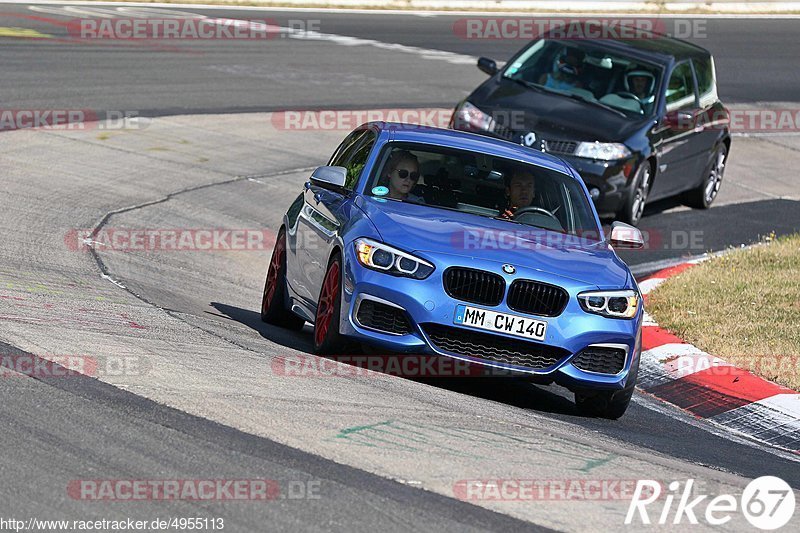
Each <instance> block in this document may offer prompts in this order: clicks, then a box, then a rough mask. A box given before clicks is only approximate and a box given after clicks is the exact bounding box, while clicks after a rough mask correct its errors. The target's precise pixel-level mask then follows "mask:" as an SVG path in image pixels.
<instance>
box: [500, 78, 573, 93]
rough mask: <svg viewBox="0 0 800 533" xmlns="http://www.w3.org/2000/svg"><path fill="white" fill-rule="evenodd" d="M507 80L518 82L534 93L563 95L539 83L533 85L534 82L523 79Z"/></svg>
mask: <svg viewBox="0 0 800 533" xmlns="http://www.w3.org/2000/svg"><path fill="white" fill-rule="evenodd" d="M505 79H507V80H511V81H514V82H517V83H519V84H520V85H522V86H523V87H527V88H529V89H533V90H534V91H538V92H540V93H551V94H561V93H559V92H557V91H553V90H552V89H548V88H547V87H545V86H544V85H539V84H538V83H533V82H532V81H528V80H523V79H522V78H512V77H511V76H505Z"/></svg>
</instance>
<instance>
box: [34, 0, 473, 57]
mask: <svg viewBox="0 0 800 533" xmlns="http://www.w3.org/2000/svg"><path fill="white" fill-rule="evenodd" d="M28 9H30V10H31V11H37V12H41V13H49V14H54V15H61V16H71V15H84V16H90V17H103V18H114V17H115V16H119V15H121V14H122V15H128V16H135V15H138V14H144V15H145V16H147V17H149V16H153V17H158V16H163V17H170V18H187V19H188V18H197V19H205V20H207V21H209V22H212V23H214V24H219V25H241V24H245V25H246V24H252V25H253V26H263V24H262V23H259V22H250V21H248V20H245V19H231V18H208V17H206V16H205V15H200V14H198V13H191V12H189V11H187V12H183V11H174V10H172V11H170V10H164V11H163V12H162V11H161V10H158V9H152V8H146V9H138V8H132V7H130V6H119V7H117V8H116V10H108V9H102V8H99V9H98V8H96V7H94V6H92V7H86V8H78V7H75V6H61V7H52V8H51V7H40V6H28ZM269 27H273V28H275V29H276V30H277V31H279V32H281V33H283V34H286V35H287V36H288V37H289V38H291V39H299V40H307V41H327V42H331V43H333V44H337V45H340V46H371V47H373V48H378V49H380V50H388V51H391V52H401V53H404V54H413V55H416V56H418V57H421V58H422V59H430V60H437V61H446V62H448V63H451V64H454V65H474V64H475V63H476V62H477V60H478V58H477V57H475V56H469V55H464V54H458V53H455V52H448V51H445V50H434V49H430V48H420V47H417V46H409V45H405V44H398V43H387V42H383V41H376V40H374V39H363V38H361V37H353V36H349V35H339V34H335V33H323V32H318V31H311V30H303V29H298V28H286V27H283V26H269Z"/></svg>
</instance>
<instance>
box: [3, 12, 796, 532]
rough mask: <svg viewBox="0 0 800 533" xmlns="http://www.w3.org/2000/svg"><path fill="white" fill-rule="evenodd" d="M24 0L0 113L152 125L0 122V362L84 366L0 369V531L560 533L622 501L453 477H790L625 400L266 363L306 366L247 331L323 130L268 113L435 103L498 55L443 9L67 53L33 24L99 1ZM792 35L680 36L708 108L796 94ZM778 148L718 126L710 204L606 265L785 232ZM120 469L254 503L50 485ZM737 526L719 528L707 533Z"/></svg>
mask: <svg viewBox="0 0 800 533" xmlns="http://www.w3.org/2000/svg"><path fill="white" fill-rule="evenodd" d="M36 7H37V8H39V9H38V10H32V9H29V6H27V5H21V4H0V13H2V14H1V15H0V69H1V70H0V71H2V72H3V75H2V76H0V94H2V98H3V103H2V106H0V107H2V108H11V109H89V110H94V111H95V112H97V114H98V115H99V116H102V115H104V113H106V112H110V111H119V110H125V111H136V112H137V113H138V114H139V115H140V116H146V117H154V118H152V119H149V120H142V121H140V122H139V123H138V124H139V125H138V126H136V127H131V128H128V129H122V130H103V129H101V128H99V127H88V128H82V129H75V130H63V131H57V130H38V131H37V130H19V131H5V132H2V133H0V168H2V174H0V180H2V187H0V205H2V207H3V209H2V210H0V238H1V239H2V242H3V246H2V247H0V342H2V344H0V353H2V354H3V355H9V354H10V355H13V356H15V357H30V358H35V357H40V358H42V359H44V360H52V361H56V363H54V364H56V366H52V365H51V367H52V369H54V370H58V369H60V368H63V365H66V364H67V363H66V362H65V361H69V360H70V357H73V358H74V357H78V358H80V357H88V358H91V359H92V360H97V361H100V363H99V367H98V368H99V370H98V371H97V372H95V373H94V374H93V375H94V376H96V377H97V378H98V379H94V377H82V376H67V377H60V376H58V375H47V376H37V377H36V379H30V378H26V377H22V376H19V375H16V374H14V373H13V372H5V373H4V374H3V376H2V379H0V396H1V397H0V420H2V424H3V430H2V432H0V446H2V449H3V450H4V453H3V456H2V459H0V479H2V483H0V517H5V518H8V517H14V518H17V519H24V520H27V519H28V518H30V517H37V518H42V519H47V518H50V519H67V518H68V519H75V520H80V519H102V518H107V519H111V518H122V517H126V518H127V517H131V518H139V519H143V520H145V519H146V520H152V519H154V518H165V519H166V518H170V517H189V516H199V517H208V518H224V520H225V529H226V530H233V531H257V530H273V529H275V530H286V529H303V530H330V529H333V530H337V531H344V530H359V531H361V530H363V531H374V530H377V529H385V530H403V531H407V530H410V529H437V530H438V529H441V530H448V531H456V530H459V531H461V530H473V529H474V530H487V529H489V530H509V529H512V528H513V529H526V528H529V529H535V528H540V527H541V528H552V529H557V530H570V531H577V530H582V529H585V528H586V527H587V526H586V525H587V524H592V527H593V528H596V529H612V528H613V529H619V528H621V527H623V519H624V517H625V512H626V510H627V504H628V501H629V500H626V499H624V498H617V499H615V498H613V497H611V498H609V499H605V500H600V501H580V502H574V501H573V502H565V501H544V500H541V501H540V500H532V501H531V500H527V501H525V500H522V501H501V500H497V499H492V498H476V499H472V500H469V501H465V500H467V498H464V497H463V494H462V493H461V492H460V491H459V487H461V486H462V484H463V482H464V481H465V480H475V479H484V480H485V479H533V478H536V479H549V480H571V479H584V480H617V481H619V480H632V479H640V478H651V479H656V480H686V479H689V478H691V479H695V480H697V482H698V484H699V485H700V486H701V487H703V489H704V490H705V491H706V492H707V493H708V494H712V495H715V494H725V493H731V494H736V493H737V491H738V492H741V489H742V488H743V487H744V486H745V485H746V484H747V481H748V480H749V479H751V478H754V477H758V476H761V475H769V474H772V475H777V476H780V477H782V478H783V479H785V480H786V481H787V482H788V483H789V484H790V485H791V486H792V487H793V488H795V489H800V466H799V462H798V458H797V457H796V455H792V454H790V453H787V452H784V451H781V450H778V449H767V448H765V447H763V446H761V445H758V444H755V443H753V442H750V441H747V440H745V439H743V438H740V437H737V436H735V435H731V434H728V433H724V432H722V431H721V430H718V429H716V428H714V427H712V426H710V425H708V424H706V423H703V422H701V421H698V420H696V419H694V418H693V417H691V416H688V415H686V414H685V413H683V412H681V411H679V410H677V409H674V408H672V407H670V406H668V405H665V404H663V403H661V402H659V401H657V400H656V399H654V398H650V397H647V396H646V395H643V394H639V395H637V396H636V397H635V403H634V404H633V405H632V406H631V408H630V409H629V410H628V412H627V414H626V415H625V416H624V417H623V418H621V419H620V420H618V421H607V420H593V419H587V418H582V417H580V416H579V415H578V414H577V412H576V410H575V408H574V405H573V403H572V397H571V395H570V394H569V393H568V392H567V391H566V390H563V389H560V388H558V387H536V386H533V385H530V384H528V383H522V382H508V380H502V379H497V380H488V381H487V380H480V381H479V380H475V379H459V380H456V379H451V380H447V379H438V380H429V381H425V380H410V379H403V378H398V377H393V376H389V375H386V374H380V373H369V374H364V373H360V374H359V373H353V374H352V375H348V374H347V373H346V372H345V371H343V370H341V369H340V371H339V374H338V375H335V376H320V375H314V376H308V375H294V374H292V372H291V368H292V366H291V365H292V361H296V360H297V359H298V358H303V357H305V358H308V360H315V358H313V356H310V355H309V353H310V345H311V333H310V332H311V330H310V327H309V326H308V325H306V328H305V330H304V331H302V332H299V333H293V332H288V331H284V330H280V329H276V328H274V327H271V326H267V325H265V324H262V323H261V322H260V320H259V317H258V305H259V303H260V293H261V289H262V284H263V278H264V273H265V270H266V265H267V261H268V259H269V254H270V251H271V244H272V241H271V240H270V239H273V238H274V236H273V234H272V233H271V231H270V230H274V229H275V228H277V225H278V223H279V221H280V218H281V216H282V214H283V212H284V211H285V209H286V207H287V206H288V204H289V202H290V201H291V200H292V199H293V198H294V197H295V196H296V194H297V193H298V191H299V190H300V187H301V184H302V183H303V182H304V181H305V179H307V176H308V173H309V170H310V169H311V168H313V167H315V166H317V165H320V164H323V163H324V162H325V161H326V160H327V158H328V156H329V155H330V152H331V151H332V150H333V149H334V148H335V146H336V145H337V144H338V142H339V140H340V139H341V137H342V136H343V135H344V134H345V132H344V131H337V130H333V131H315V130H298V131H287V130H286V129H282V128H281V127H278V126H277V125H276V124H278V123H277V122H275V120H274V119H273V117H274V115H271V114H269V112H273V111H281V110H285V109H376V108H395V107H402V108H430V107H436V108H449V107H452V105H454V103H455V102H456V101H458V100H459V99H461V98H463V97H464V96H465V95H466V94H467V93H468V92H469V91H470V90H471V89H472V88H473V87H474V86H475V85H476V84H477V83H479V82H480V80H481V79H482V74H481V73H480V72H479V71H477V69H475V68H474V66H472V62H474V57H475V56H478V55H488V56H492V57H495V58H496V59H498V60H504V59H506V58H507V57H508V56H509V55H510V54H511V53H512V52H513V51H514V50H515V49H517V48H518V47H519V46H521V42H517V41H511V42H509V41H486V42H480V41H471V40H465V39H461V38H459V37H457V36H454V35H453V32H452V25H453V21H454V19H457V18H458V17H459V16H457V15H454V16H426V17H422V16H416V15H396V16H395V15H391V16H390V15H381V14H364V15H360V14H359V15H356V14H342V13H338V14H336V13H331V14H318V13H311V14H309V13H307V12H281V11H263V12H262V11H257V10H246V11H241V10H202V9H191V10H185V11H189V12H191V13H198V14H203V15H208V16H213V17H220V18H222V17H229V18H237V19H241V18H251V19H272V20H275V21H277V22H278V24H280V25H290V24H292V23H291V21H295V22H296V21H297V20H304V21H305V22H306V23H311V22H313V24H311V25H315V28H316V31H318V32H321V33H324V34H326V35H327V36H328V37H324V38H319V37H315V38H310V37H309V35H308V34H307V33H303V32H301V31H290V32H288V33H282V34H281V35H286V37H277V38H275V39H272V40H268V41H264V42H254V41H213V42H209V41H206V42H203V41H197V42H180V43H166V44H163V43H162V44H159V45H157V46H153V45H149V44H144V43H136V42H112V43H109V42H101V43H97V42H92V43H86V42H79V41H75V40H72V39H70V38H69V34H68V32H67V31H66V30H65V28H64V26H60V25H59V24H56V23H54V22H53V21H62V22H63V21H67V20H69V19H70V18H74V17H80V16H92V17H96V16H98V15H97V14H98V13H100V12H98V11H90V12H89V13H90V14H91V15H86V14H81V13H79V12H64V11H59V9H63V6H53V5H49V4H48V5H38V6H36ZM76 9H85V8H76ZM105 9H109V10H111V9H115V8H114V7H110V6H106V7H105ZM148 9H151V10H152V13H153V14H154V15H153V16H159V15H158V12H159V11H158V8H148ZM176 11H178V10H175V9H173V8H170V12H171V13H173V12H176ZM109 16H111V15H109ZM174 16H180V14H174ZM31 17H34V18H31ZM798 29H800V19H785V20H780V21H771V20H766V19H711V20H709V21H708V29H707V32H708V34H707V36H705V37H703V38H702V39H699V40H698V42H699V43H700V44H702V45H704V46H707V47H708V48H709V49H711V50H712V51H713V52H714V53H715V56H716V60H717V69H718V72H719V78H720V79H719V84H720V92H721V96H722V98H723V99H724V100H725V101H727V102H730V103H732V104H734V105H736V106H740V107H741V108H756V109H758V108H764V107H769V106H774V107H779V106H783V107H791V106H797V105H798V102H800V89H798V87H800V83H799V82H800V79H798V78H800V74H798V72H797V69H795V68H792V67H789V65H793V64H794V63H796V57H797V56H798V53H799V52H800V44H798V43H797V41H796V39H795V36H796V34H797V30H798ZM23 30H27V31H28V32H31V31H33V32H38V33H36V35H37V37H36V38H31V35H32V34H31V33H26V31H23ZM330 35H334V36H338V37H336V38H331V37H329V36H330ZM341 36H346V37H348V36H349V37H353V38H357V40H355V41H354V40H350V41H348V40H347V39H346V38H342V37H341ZM367 40H369V41H368V42H367ZM391 45H402V46H391ZM437 50H438V51H441V53H436V52H435V51H437ZM798 139H800V137H797V136H794V135H783V134H782V135H766V136H762V135H748V136H738V137H736V138H735V139H734V144H733V148H732V155H731V158H730V162H729V167H728V170H727V174H726V183H725V184H724V185H723V190H722V192H721V193H720V197H719V199H718V205H715V206H714V207H713V208H712V209H711V210H709V211H706V212H700V211H692V210H689V209H686V208H683V207H681V206H680V205H679V204H678V203H676V202H669V201H668V202H661V203H660V204H659V205H654V206H652V208H651V209H650V210H649V212H648V214H647V215H646V217H645V218H644V219H643V221H642V224H641V226H642V227H643V229H646V230H647V231H648V232H649V234H650V235H651V242H653V243H657V244H654V246H653V247H652V248H651V249H649V250H646V251H640V252H635V253H629V254H627V255H626V256H625V259H626V260H627V261H629V262H630V264H631V265H633V266H637V265H638V266H639V268H640V270H641V271H644V270H647V269H648V265H650V264H651V263H652V262H653V261H662V260H669V259H675V258H679V257H682V256H685V255H696V254H699V253H703V252H706V251H714V250H720V249H724V248H726V247H729V246H739V245H741V244H747V243H750V242H754V241H757V240H758V239H759V237H760V236H763V235H766V234H768V233H770V232H771V231H775V232H776V233H778V234H784V233H790V232H793V231H797V230H798V229H800V204H798V200H800V193H798V192H797V190H798V185H800V180H798V178H797V176H796V172H795V167H796V165H795V164H794V161H797V157H798V151H800V142H798ZM98 225H101V226H102V227H103V228H104V229H106V230H109V231H120V230H126V229H133V228H150V229H155V228H162V229H164V228H166V229H170V228H171V229H175V228H188V229H209V228H224V229H234V230H235V229H239V230H241V229H249V230H252V231H260V230H262V229H263V228H268V231H265V232H263V235H264V236H265V237H264V241H263V243H262V246H260V247H257V249H256V250H239V251H219V250H217V251H202V250H198V251H192V252H185V251H163V250H143V251H134V252H120V251H117V250H109V249H104V247H102V246H96V247H94V248H92V247H91V246H86V245H85V244H84V243H83V242H82V241H81V240H80V239H79V238H76V235H82V234H83V233H81V232H84V231H85V230H91V229H94V228H96V227H97V226H98ZM90 248H91V250H90ZM37 360H39V359H37ZM45 366H47V365H46V364H45ZM53 374H58V372H57V371H55V372H53ZM794 431H798V430H797V429H794ZM119 479H150V480H165V479H167V480H176V479H179V480H187V479H269V480H274V481H275V483H277V485H278V486H279V487H280V495H279V496H278V497H276V499H274V500H270V501H221V500H215V501H186V500H171V501H152V500H148V501H94V500H91V499H86V498H81V497H76V496H75V494H74V492H71V491H70V490H69V487H70V486H72V485H71V483H73V484H74V483H75V482H76V480H119ZM459 496H462V497H459ZM659 509H660V508H659ZM656 514H657V513H656ZM792 524H794V525H795V529H796V526H797V525H798V524H800V521H798V518H797V516H796V517H795V518H794V519H793V522H792ZM792 524H790V525H789V526H787V527H792ZM748 525H749V524H748V523H747V522H746V521H745V520H744V518H743V517H741V516H734V518H733V520H732V521H731V522H730V523H729V524H728V525H727V526H726V527H728V528H731V529H734V530H746V529H747V528H748ZM696 529H707V530H710V529H712V527H710V526H708V527H704V526H697V527H696Z"/></svg>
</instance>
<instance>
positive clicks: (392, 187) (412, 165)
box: [387, 150, 425, 204]
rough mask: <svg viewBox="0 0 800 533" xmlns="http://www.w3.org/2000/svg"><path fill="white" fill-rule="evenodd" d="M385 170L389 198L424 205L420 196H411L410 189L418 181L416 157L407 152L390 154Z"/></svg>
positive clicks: (401, 151)
mask: <svg viewBox="0 0 800 533" xmlns="http://www.w3.org/2000/svg"><path fill="white" fill-rule="evenodd" d="M387 168H388V172H387V178H388V181H389V194H388V197H389V198H392V199H394V200H404V201H408V202H414V203H418V204H424V203H425V200H423V199H422V198H421V197H420V196H417V195H415V194H411V189H413V188H414V186H415V185H416V184H417V181H419V160H418V159H417V156H415V155H414V154H412V153H411V152H409V151H407V150H398V151H396V152H394V153H393V154H392V156H391V159H389V164H388V165H387Z"/></svg>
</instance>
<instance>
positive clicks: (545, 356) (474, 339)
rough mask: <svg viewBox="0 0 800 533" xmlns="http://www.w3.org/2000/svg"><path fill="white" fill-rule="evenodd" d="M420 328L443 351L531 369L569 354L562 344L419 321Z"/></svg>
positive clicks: (549, 364)
mask: <svg viewBox="0 0 800 533" xmlns="http://www.w3.org/2000/svg"><path fill="white" fill-rule="evenodd" d="M422 330H423V331H424V332H425V334H426V335H427V336H428V337H429V338H430V340H431V342H433V344H434V345H435V346H436V347H437V348H439V349H440V350H443V351H445V352H450V353H452V354H455V355H465V356H468V357H475V358H478V359H484V360H486V361H491V362H494V363H505V364H508V365H515V366H519V367H524V368H530V369H532V370H541V369H546V368H549V367H551V366H553V365H555V364H556V363H558V362H559V361H561V360H562V359H564V358H565V357H567V356H568V355H569V352H568V351H567V350H564V349H562V348H555V347H553V346H547V345H544V344H537V343H534V342H531V341H525V340H521V339H512V338H510V337H502V336H500V335H493V334H491V333H481V332H478V331H471V330H468V329H463V328H455V327H451V326H444V325H441V324H433V323H428V324H422Z"/></svg>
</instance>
